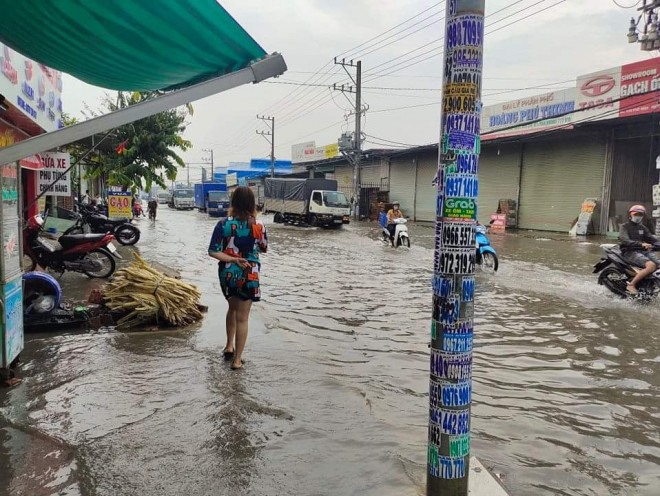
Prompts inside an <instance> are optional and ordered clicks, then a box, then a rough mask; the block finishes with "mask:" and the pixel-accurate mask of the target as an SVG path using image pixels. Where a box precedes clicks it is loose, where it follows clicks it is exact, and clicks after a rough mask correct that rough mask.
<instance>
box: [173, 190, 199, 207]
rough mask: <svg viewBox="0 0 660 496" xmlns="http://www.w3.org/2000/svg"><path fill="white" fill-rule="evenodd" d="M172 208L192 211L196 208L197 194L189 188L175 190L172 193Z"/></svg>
mask: <svg viewBox="0 0 660 496" xmlns="http://www.w3.org/2000/svg"><path fill="white" fill-rule="evenodd" d="M172 206H173V207H174V208H176V209H177V210H192V209H193V208H195V192H194V191H193V190H192V189H188V188H180V189H175V190H174V191H172Z"/></svg>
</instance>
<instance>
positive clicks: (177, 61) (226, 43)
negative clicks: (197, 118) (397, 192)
mask: <svg viewBox="0 0 660 496" xmlns="http://www.w3.org/2000/svg"><path fill="white" fill-rule="evenodd" d="M0 42H2V43H4V44H6V45H8V46H10V47H12V48H13V49H15V50H16V51H18V52H20V53H22V54H23V55H25V56H27V57H29V58H31V59H33V60H35V61H37V62H40V63H42V64H44V65H46V66H48V67H52V68H54V69H57V70H60V71H62V72H65V73H68V74H71V75H72V76H74V77H76V78H78V79H81V80H83V81H85V82H87V83H89V84H92V85H95V86H101V87H103V88H108V89H113V90H127V91H146V90H169V89H176V88H181V87H185V86H189V85H191V84H194V83H198V82H200V81H204V80H207V79H211V78H214V77H218V76H222V75H224V74H229V73H231V72H234V71H237V70H239V69H243V68H245V67H247V66H248V65H249V64H250V62H252V61H254V60H256V59H259V58H261V57H263V56H264V55H266V52H265V51H264V50H263V49H262V48H261V47H260V46H259V44H257V42H256V41H255V40H254V39H253V38H252V37H251V36H250V35H249V34H248V33H247V32H246V31H245V30H244V29H243V28H242V27H241V26H240V25H239V24H238V23H237V22H236V21H235V20H234V19H233V18H232V17H231V15H229V13H228V12H227V11H226V10H225V9H224V8H223V7H221V6H220V4H218V3H217V2H216V0H0Z"/></svg>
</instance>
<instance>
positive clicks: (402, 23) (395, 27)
mask: <svg viewBox="0 0 660 496" xmlns="http://www.w3.org/2000/svg"><path fill="white" fill-rule="evenodd" d="M443 3H445V0H442V1H440V2H438V3H434V4H433V5H431V6H430V7H429V8H427V9H425V10H423V11H421V12H420V13H418V14H415V15H414V16H412V17H409V18H408V19H406V20H405V21H403V22H400V23H399V24H397V25H396V26H394V27H392V28H390V29H388V30H387V31H384V32H382V33H380V34H379V35H377V36H374V37H373V38H370V39H368V40H367V41H365V42H363V43H361V44H359V45H357V46H355V47H353V48H350V49H348V50H347V51H345V52H342V53H340V54H339V55H337V57H336V58H339V57H348V58H350V57H351V55H349V54H351V52H353V51H354V50H356V49H358V48H361V47H363V46H364V45H366V44H367V43H370V42H372V41H374V40H377V39H378V38H380V37H381V36H383V35H385V34H387V33H391V32H392V31H394V30H395V29H397V28H399V27H401V26H403V25H404V24H407V23H408V22H410V21H412V20H413V19H416V18H418V17H420V16H422V15H424V14H425V13H427V12H428V11H430V10H433V9H434V8H435V7H437V6H439V5H442V4H443Z"/></svg>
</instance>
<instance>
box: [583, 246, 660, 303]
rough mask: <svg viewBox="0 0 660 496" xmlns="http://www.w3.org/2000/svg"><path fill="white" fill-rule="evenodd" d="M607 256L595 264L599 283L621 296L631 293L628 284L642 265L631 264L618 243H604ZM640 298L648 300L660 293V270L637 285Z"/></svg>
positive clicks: (657, 248)
mask: <svg viewBox="0 0 660 496" xmlns="http://www.w3.org/2000/svg"><path fill="white" fill-rule="evenodd" d="M603 249H604V250H605V257H604V258H602V259H601V261H600V262H598V263H597V264H596V265H595V266H594V274H600V275H599V276H598V284H600V285H601V286H605V287H606V288H607V289H609V290H610V291H611V292H612V293H614V294H615V295H617V296H620V297H621V298H628V297H630V296H631V295H630V294H629V293H628V291H627V287H628V285H629V284H630V283H631V281H632V280H633V279H634V277H635V276H636V275H637V274H638V273H639V271H640V270H641V267H635V266H634V265H632V264H630V263H629V262H628V261H627V260H626V259H625V258H624V256H623V253H621V250H620V249H619V247H618V246H616V245H604V246H603ZM653 250H654V251H660V245H654V246H653ZM637 289H638V291H639V294H638V295H637V298H638V299H642V300H648V299H651V298H655V297H657V296H659V295H660V270H657V271H656V272H655V273H653V274H651V275H650V276H648V277H647V278H646V279H644V280H643V281H642V282H640V283H639V284H638V285H637Z"/></svg>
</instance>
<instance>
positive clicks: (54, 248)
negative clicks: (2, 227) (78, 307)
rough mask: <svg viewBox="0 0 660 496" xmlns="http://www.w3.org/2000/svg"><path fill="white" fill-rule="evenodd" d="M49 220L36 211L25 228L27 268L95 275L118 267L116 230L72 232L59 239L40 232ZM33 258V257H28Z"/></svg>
mask: <svg viewBox="0 0 660 496" xmlns="http://www.w3.org/2000/svg"><path fill="white" fill-rule="evenodd" d="M44 223H45V220H44V218H43V217H41V216H40V215H35V216H34V217H32V218H30V219H29V220H28V222H27V226H25V228H24V229H23V254H24V259H23V260H24V262H23V265H24V266H23V269H24V270H25V271H33V270H35V269H36V268H37V267H42V268H44V269H45V268H48V269H51V270H53V271H56V272H60V273H63V272H64V271H71V272H81V273H83V274H86V275H88V276H89V277H93V278H100V279H105V278H108V277H110V276H111V275H112V274H113V273H114V272H115V268H116V263H115V259H114V257H115V256H118V255H116V252H117V248H115V246H114V244H113V243H112V241H113V240H114V239H115V237H114V236H113V235H112V234H69V235H66V234H65V235H62V236H60V237H59V238H58V239H57V240H53V239H48V238H46V237H43V236H40V234H41V232H42V231H43V226H44ZM27 258H29V261H28V260H26V259H27Z"/></svg>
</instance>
